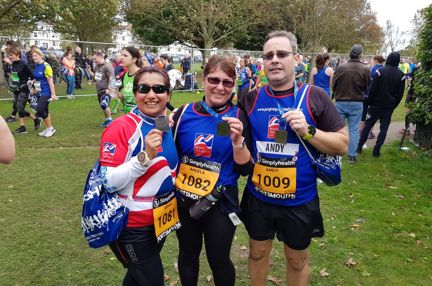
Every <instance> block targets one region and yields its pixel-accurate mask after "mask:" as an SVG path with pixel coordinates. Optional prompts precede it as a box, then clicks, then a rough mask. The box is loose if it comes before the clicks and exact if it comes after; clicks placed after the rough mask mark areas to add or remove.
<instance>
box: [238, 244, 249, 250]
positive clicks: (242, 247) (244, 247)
mask: <svg viewBox="0 0 432 286" xmlns="http://www.w3.org/2000/svg"><path fill="white" fill-rule="evenodd" d="M247 249H248V248H247V247H246V246H245V245H242V246H240V250H247Z"/></svg>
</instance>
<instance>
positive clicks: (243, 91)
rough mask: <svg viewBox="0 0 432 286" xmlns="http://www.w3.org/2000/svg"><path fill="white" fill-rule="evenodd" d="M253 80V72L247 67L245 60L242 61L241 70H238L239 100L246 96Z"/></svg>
mask: <svg viewBox="0 0 432 286" xmlns="http://www.w3.org/2000/svg"><path fill="white" fill-rule="evenodd" d="M251 78H252V72H251V70H250V69H249V67H248V66H247V65H246V60H245V59H240V68H239V70H238V79H237V86H238V88H237V100H238V101H240V99H241V98H242V97H243V96H246V95H247V93H248V92H249V90H250V87H251Z"/></svg>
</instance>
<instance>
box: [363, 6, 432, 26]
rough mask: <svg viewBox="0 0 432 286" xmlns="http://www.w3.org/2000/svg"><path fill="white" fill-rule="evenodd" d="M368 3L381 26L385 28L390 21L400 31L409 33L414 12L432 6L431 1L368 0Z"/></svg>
mask: <svg viewBox="0 0 432 286" xmlns="http://www.w3.org/2000/svg"><path fill="white" fill-rule="evenodd" d="M369 3H370V4H371V8H372V10H373V11H375V12H376V13H377V18H378V23H379V24H380V25H381V26H383V27H385V23H386V21H387V20H390V21H392V23H393V24H395V25H396V26H399V30H400V31H410V30H411V29H412V24H411V20H412V19H413V17H414V15H415V13H416V11H417V10H419V9H422V8H425V7H426V6H428V5H429V4H432V0H369Z"/></svg>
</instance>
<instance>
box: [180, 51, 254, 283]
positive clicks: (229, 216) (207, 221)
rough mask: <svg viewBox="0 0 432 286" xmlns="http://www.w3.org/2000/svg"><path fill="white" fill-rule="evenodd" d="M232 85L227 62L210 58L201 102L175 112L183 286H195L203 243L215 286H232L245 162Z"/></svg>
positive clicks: (231, 65)
mask: <svg viewBox="0 0 432 286" xmlns="http://www.w3.org/2000/svg"><path fill="white" fill-rule="evenodd" d="M235 80H236V70H235V65H234V63H233V60H232V59H231V58H229V57H224V58H222V57H220V56H216V55H215V56H212V57H211V58H210V60H209V62H208V63H207V64H206V65H205V67H204V71H203V80H202V82H203V89H204V98H203V100H202V101H201V102H194V103H191V104H188V105H184V106H182V107H180V108H179V110H178V111H177V112H176V113H175V115H174V117H173V119H174V126H173V130H174V134H175V135H174V136H175V137H174V138H175V142H176V146H177V151H178V155H179V161H180V162H181V164H180V166H179V169H178V172H177V179H176V183H175V186H176V191H177V194H178V200H179V216H180V222H181V223H182V227H181V228H180V229H179V230H178V231H177V237H178V241H179V257H178V268H179V274H180V280H181V284H182V285H183V286H196V285H197V284H198V273H199V257H200V254H201V249H202V242H203V238H204V244H205V248H206V254H207V260H208V262H209V265H210V268H211V270H212V273H213V278H214V283H215V285H216V286H233V285H234V283H235V268H234V265H233V263H232V261H231V259H230V250H231V245H232V240H233V237H234V232H235V229H236V225H237V224H238V223H239V219H238V217H237V215H238V213H239V200H238V186H237V179H238V177H239V173H238V172H240V171H239V170H240V169H243V170H244V169H245V168H244V166H243V167H240V166H242V165H246V166H248V164H249V162H250V158H251V157H250V153H249V151H248V148H247V147H246V146H245V144H244V137H243V136H242V133H243V126H244V125H246V123H244V124H243V123H242V121H241V120H240V119H239V118H245V115H244V113H243V112H241V111H240V109H239V108H238V107H237V106H234V105H233V104H232V103H231V101H230V98H231V94H232V91H233V89H234V86H235ZM244 122H246V121H244ZM242 175H246V173H244V172H243V171H242Z"/></svg>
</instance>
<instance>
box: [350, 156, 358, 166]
mask: <svg viewBox="0 0 432 286" xmlns="http://www.w3.org/2000/svg"><path fill="white" fill-rule="evenodd" d="M356 162H357V157H356V156H348V163H350V164H354V163H356Z"/></svg>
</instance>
